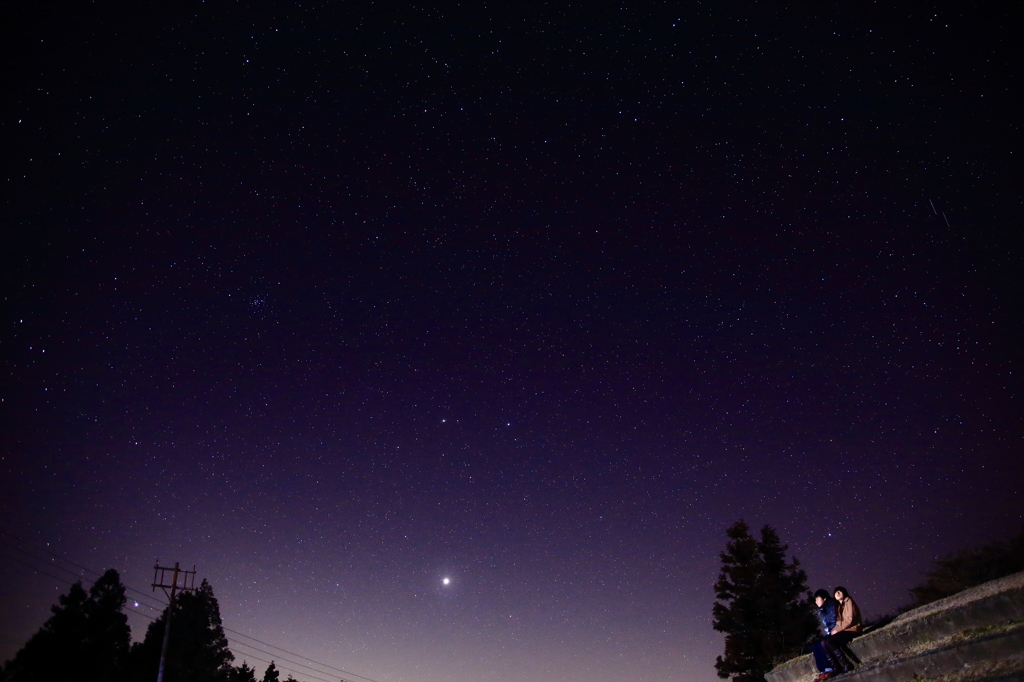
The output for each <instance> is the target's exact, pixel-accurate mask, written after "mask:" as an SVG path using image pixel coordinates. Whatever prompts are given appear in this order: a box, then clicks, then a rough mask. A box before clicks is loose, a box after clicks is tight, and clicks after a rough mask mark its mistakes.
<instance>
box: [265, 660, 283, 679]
mask: <svg viewBox="0 0 1024 682" xmlns="http://www.w3.org/2000/svg"><path fill="white" fill-rule="evenodd" d="M279 679H281V673H280V672H278V670H277V666H276V665H274V662H273V661H271V662H270V665H268V666H267V671H266V672H265V673H263V682H278V680H279Z"/></svg>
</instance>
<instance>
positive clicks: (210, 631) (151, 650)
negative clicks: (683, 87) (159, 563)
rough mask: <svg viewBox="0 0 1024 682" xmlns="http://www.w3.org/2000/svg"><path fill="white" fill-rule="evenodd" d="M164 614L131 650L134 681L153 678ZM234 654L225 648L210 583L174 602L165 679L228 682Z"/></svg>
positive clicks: (217, 607) (154, 676) (158, 659)
mask: <svg viewBox="0 0 1024 682" xmlns="http://www.w3.org/2000/svg"><path fill="white" fill-rule="evenodd" d="M166 622H167V609H164V613H163V615H161V616H160V618H158V619H156V620H155V621H153V622H152V623H150V625H149V628H147V630H146V637H145V639H144V640H143V641H142V642H141V643H139V644H136V645H135V646H133V647H132V655H131V657H132V674H131V679H132V680H133V682H152V681H153V680H155V679H156V673H157V668H158V667H159V664H160V649H161V645H162V643H163V636H164V624H165V623H166ZM234 659H235V657H234V654H232V653H231V650H230V649H228V640H227V637H225V636H224V626H223V624H222V623H221V619H220V605H219V604H218V603H217V598H216V597H215V596H213V588H212V587H210V583H208V582H207V581H205V580H204V581H203V582H202V584H201V585H200V586H199V588H198V589H196V590H194V591H191V592H183V593H181V594H179V595H178V596H177V598H176V599H175V600H174V613H173V615H172V616H171V637H170V642H169V644H168V647H167V660H166V661H165V663H164V677H165V679H166V680H171V681H173V682H229V678H230V677H231V675H232V673H233V672H234V668H232V667H231V662H232V661H233V660H234Z"/></svg>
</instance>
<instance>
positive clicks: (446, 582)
mask: <svg viewBox="0 0 1024 682" xmlns="http://www.w3.org/2000/svg"><path fill="white" fill-rule="evenodd" d="M451 581H452V580H451V578H445V579H444V580H442V581H441V582H442V583H444V584H445V585H447V584H448V583H450V582H451Z"/></svg>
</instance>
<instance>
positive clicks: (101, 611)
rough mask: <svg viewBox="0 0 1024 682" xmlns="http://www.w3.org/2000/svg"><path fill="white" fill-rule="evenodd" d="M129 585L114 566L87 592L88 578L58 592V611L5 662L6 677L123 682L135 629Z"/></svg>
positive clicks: (33, 681) (31, 681) (30, 681)
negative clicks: (126, 607) (126, 586)
mask: <svg viewBox="0 0 1024 682" xmlns="http://www.w3.org/2000/svg"><path fill="white" fill-rule="evenodd" d="M125 601H126V600H125V596H124V585H122V584H121V578H120V577H119V576H118V574H117V571H115V570H114V569H110V570H108V571H107V572H106V573H104V574H103V575H102V576H101V577H100V579H99V580H97V581H96V582H95V583H94V584H93V586H92V587H91V588H90V589H89V592H88V593H86V591H85V589H83V588H82V583H81V582H77V583H75V584H74V585H72V586H71V589H70V590H68V593H67V594H66V595H63V596H61V597H59V598H58V604H57V605H56V606H54V607H53V608H52V612H53V615H52V616H51V617H50V619H49V620H47V621H46V623H44V624H43V626H42V627H41V628H40V629H39V631H38V632H37V633H36V634H34V635H33V636H32V638H31V639H29V641H28V642H27V643H26V644H25V646H24V647H22V649H21V651H19V652H18V653H17V654H16V655H15V657H14V658H13V659H12V660H11V661H9V662H8V663H7V664H6V665H5V666H4V675H3V677H4V680H5V681H6V682H66V680H68V679H75V680H80V681H81V682H118V680H120V676H121V673H122V669H123V665H124V662H125V659H126V657H127V655H128V645H129V641H130V638H131V631H130V629H129V627H128V617H127V616H126V615H125V614H124V605H125Z"/></svg>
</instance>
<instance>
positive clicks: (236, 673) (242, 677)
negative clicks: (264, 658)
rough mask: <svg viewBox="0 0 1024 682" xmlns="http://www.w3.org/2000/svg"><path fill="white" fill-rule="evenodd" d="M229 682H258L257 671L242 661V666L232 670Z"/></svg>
mask: <svg viewBox="0 0 1024 682" xmlns="http://www.w3.org/2000/svg"><path fill="white" fill-rule="evenodd" d="M229 682H256V670H255V669H254V668H250V667H249V665H248V664H247V663H246V662H245V661H242V665H240V666H238V667H237V668H232V669H231V675H230V676H229Z"/></svg>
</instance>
